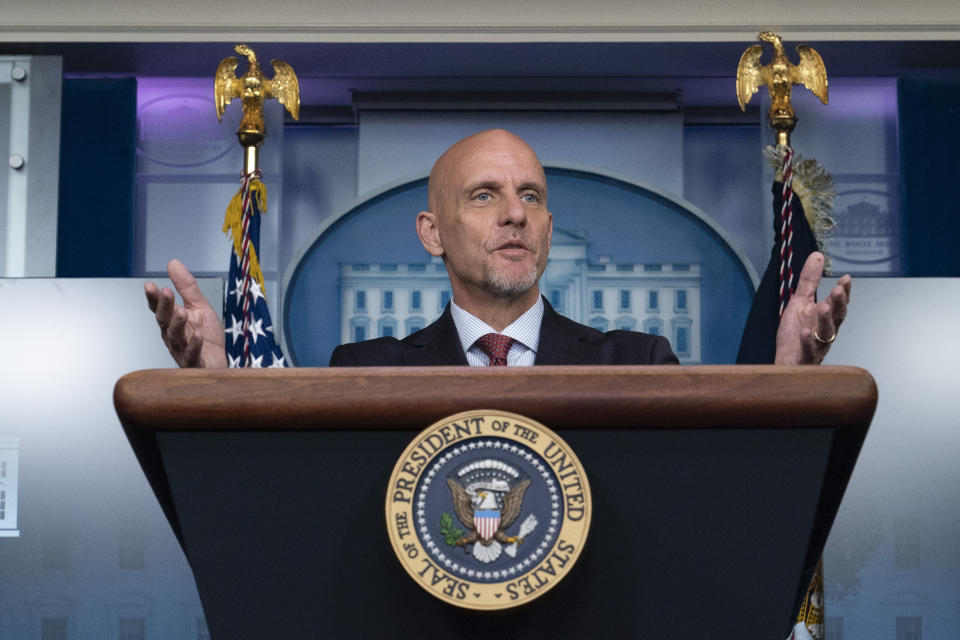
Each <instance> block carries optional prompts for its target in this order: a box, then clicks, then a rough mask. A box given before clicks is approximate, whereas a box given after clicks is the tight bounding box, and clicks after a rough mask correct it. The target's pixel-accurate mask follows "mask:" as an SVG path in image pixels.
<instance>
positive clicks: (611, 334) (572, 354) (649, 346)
mask: <svg viewBox="0 0 960 640" xmlns="http://www.w3.org/2000/svg"><path fill="white" fill-rule="evenodd" d="M678 363H679V361H678V360H677V356H675V355H674V354H673V350H672V349H671V348H670V343H669V342H667V339H666V338H664V337H662V336H651V335H648V334H646V333H638V332H636V331H608V332H606V333H604V332H602V331H597V330H596V329H592V328H591V327H587V326H584V325H582V324H579V323H577V322H574V321H573V320H570V319H569V318H565V317H564V316H562V315H560V314H559V313H557V312H556V311H554V310H553V307H551V306H550V304H549V303H548V302H547V301H546V300H544V301H543V323H542V324H541V325H540V346H539V347H538V349H537V358H536V362H535V364H585V365H588V364H678ZM466 364H467V358H466V356H465V355H464V353H463V347H461V346H460V337H459V335H458V334H457V326H456V325H455V324H454V322H453V315H452V314H451V313H450V307H449V306H447V308H446V309H445V310H444V312H443V315H441V316H440V318H439V319H437V321H436V322H434V323H433V324H431V325H430V326H428V327H425V328H424V329H422V330H420V331H417V332H416V333H414V334H411V335H409V336H407V337H406V338H404V339H403V340H397V339H396V338H377V339H375V340H367V341H365V342H354V343H352V344H344V345H340V346H339V347H337V348H336V349H334V350H333V355H331V356H330V366H331V367H338V366H339V367H416V366H421V367H422V366H442V365H466Z"/></svg>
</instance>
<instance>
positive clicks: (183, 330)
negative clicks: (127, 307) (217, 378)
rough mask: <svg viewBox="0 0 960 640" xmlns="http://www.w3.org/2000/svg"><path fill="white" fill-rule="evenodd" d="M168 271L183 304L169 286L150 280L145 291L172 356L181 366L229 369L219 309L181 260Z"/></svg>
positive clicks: (169, 266)
mask: <svg viewBox="0 0 960 640" xmlns="http://www.w3.org/2000/svg"><path fill="white" fill-rule="evenodd" d="M167 274H168V275H169V276H170V280H172V281H173V286H174V287H176V289H177V293H179V294H180V297H181V298H183V306H180V305H178V304H177V303H176V299H175V298H174V295H173V291H171V290H170V289H169V288H168V287H164V288H163V289H159V288H158V287H157V285H155V284H154V283H152V282H148V283H146V284H145V285H143V290H144V293H145V294H146V296H147V305H148V306H149V307H150V311H152V312H153V313H154V315H155V316H156V318H157V324H158V325H160V336H161V337H162V338H163V343H164V344H165V345H167V349H168V350H169V351H170V355H171V356H173V359H174V360H175V361H176V362H177V364H178V365H179V366H181V367H203V368H207V369H221V368H226V366H227V357H226V354H225V352H224V334H223V325H222V324H221V323H220V317H219V316H218V315H217V312H216V311H214V309H213V307H212V306H211V305H210V302H209V301H208V300H207V299H206V298H205V297H204V295H203V294H202V293H201V292H200V287H198V286H197V281H196V280H195V279H194V277H193V275H192V274H191V273H190V272H189V271H188V270H187V268H186V267H185V266H183V263H182V262H180V261H179V260H171V261H170V263H169V264H167Z"/></svg>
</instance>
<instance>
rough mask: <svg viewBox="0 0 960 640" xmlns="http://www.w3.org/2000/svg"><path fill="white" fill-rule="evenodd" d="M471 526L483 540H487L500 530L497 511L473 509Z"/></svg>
mask: <svg viewBox="0 0 960 640" xmlns="http://www.w3.org/2000/svg"><path fill="white" fill-rule="evenodd" d="M473 526H475V527H476V528H477V533H479V534H480V537H481V538H483V539H484V540H489V539H490V538H492V537H493V535H494V534H495V533H496V532H497V529H499V528H500V510H499V509H474V511H473Z"/></svg>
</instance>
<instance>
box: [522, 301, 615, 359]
mask: <svg viewBox="0 0 960 640" xmlns="http://www.w3.org/2000/svg"><path fill="white" fill-rule="evenodd" d="M585 338H586V334H585V333H584V331H583V328H582V326H581V325H579V324H577V323H575V322H573V321H572V320H569V319H568V318H564V317H563V316H561V315H560V314H559V313H557V312H556V311H554V310H553V307H551V306H550V303H549V302H547V300H546V298H544V300H543V322H542V323H541V325H540V345H539V346H538V347H537V358H536V362H535V364H596V362H597V358H598V357H599V355H600V352H599V349H597V348H596V347H595V346H593V345H590V344H587V343H586V342H585V340H584V339H585Z"/></svg>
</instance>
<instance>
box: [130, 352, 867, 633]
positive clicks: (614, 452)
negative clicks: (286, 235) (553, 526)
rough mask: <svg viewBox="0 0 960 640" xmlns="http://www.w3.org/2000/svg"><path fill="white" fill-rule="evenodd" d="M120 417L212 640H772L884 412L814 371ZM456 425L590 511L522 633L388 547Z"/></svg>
mask: <svg viewBox="0 0 960 640" xmlns="http://www.w3.org/2000/svg"><path fill="white" fill-rule="evenodd" d="M114 400H115V404H116V407H117V412H118V414H119V415H120V420H121V422H122V423H123V426H124V429H125V430H126V433H127V436H128V438H129V440H130V443H131V445H132V446H133V449H134V451H135V452H136V455H137V457H138V458H139V460H140V463H141V465H142V466H143V469H144V472H145V473H146V475H147V478H148V479H149V481H150V484H151V486H152V487H153V490H154V492H155V493H156V495H157V498H158V500H159V501H160V504H161V506H162V507H163V510H164V512H165V513H166V516H167V518H168V519H169V521H170V524H171V526H172V527H173V530H174V531H175V533H176V535H177V537H178V538H179V540H180V542H181V544H182V545H183V548H184V551H185V553H186V554H187V557H188V559H189V561H190V564H191V566H192V568H193V571H194V575H195V578H196V582H197V587H198V590H199V593H200V598H201V600H202V602H203V607H204V611H205V613H206V616H207V623H208V626H209V629H210V632H211V636H212V637H213V638H214V640H229V639H244V638H256V639H258V640H259V639H262V638H407V637H416V638H444V639H449V638H485V639H489V638H513V637H516V638H523V639H525V640H526V639H532V638H551V639H555V638H558V637H559V638H574V637H594V636H598V637H610V638H656V639H666V638H711V639H726V638H731V639H733V638H737V639H743V638H751V639H752V638H757V639H763V640H767V639H771V640H776V639H777V638H784V637H786V635H787V632H788V629H789V627H790V626H791V612H792V609H793V607H794V604H795V601H796V598H797V594H798V590H799V589H800V588H802V587H805V586H806V585H805V584H803V581H804V576H807V577H808V576H809V571H810V570H812V568H813V566H814V564H815V563H816V561H817V558H818V557H819V556H820V554H821V552H822V551H823V547H824V544H825V542H826V539H827V534H828V533H829V531H830V526H831V524H832V522H833V519H834V516H835V514H836V512H837V509H838V508H839V506H840V500H841V497H842V496H843V492H844V489H845V487H846V485H847V482H848V480H849V478H850V474H851V472H852V470H853V466H854V463H855V461H856V458H857V454H858V453H859V451H860V447H861V445H862V443H863V439H864V437H865V435H866V432H867V427H868V425H869V423H870V419H871V417H872V416H873V411H874V408H875V406H876V401H877V390H876V386H875V384H874V382H873V379H872V378H871V377H870V375H869V374H868V373H867V372H865V371H863V370H861V369H855V368H848V367H824V366H821V367H768V366H737V367H729V366H727V367H679V366H663V367H518V368H506V369H504V368H496V369H493V368H491V369H476V368H466V367H430V368H403V369H393V368H356V369H270V370H266V369H263V370H230V371H203V370H183V371H180V370H156V371H138V372H135V373H131V374H129V375H127V376H124V377H123V378H121V379H120V381H119V382H118V383H117V386H116V389H115V393H114ZM468 409H500V410H505V411H511V412H514V413H519V414H521V415H524V416H527V417H529V418H532V419H534V420H537V421H539V422H541V423H543V424H544V425H546V426H547V427H549V428H551V429H553V430H555V431H557V432H558V433H559V435H560V436H561V437H562V438H564V439H565V440H566V441H567V442H568V443H569V444H570V445H571V447H572V448H573V449H574V451H576V453H577V455H578V456H579V457H580V460H581V461H582V463H583V466H584V469H585V470H586V473H587V475H588V477H589V481H590V485H591V488H592V493H593V501H594V508H593V522H592V525H591V530H590V534H589V537H588V539H587V542H586V547H585V549H584V551H583V554H582V556H581V558H580V560H579V562H578V564H577V565H576V566H575V567H574V568H573V570H572V571H571V573H570V575H568V576H567V577H566V579H564V581H563V582H562V583H560V584H559V585H558V586H557V587H556V588H555V589H553V590H552V591H551V592H549V593H547V594H545V595H544V596H543V597H542V598H539V599H538V600H536V601H534V602H532V603H530V604H529V605H527V606H526V607H524V608H520V609H518V610H511V611H507V612H498V613H494V614H484V613H474V612H468V611H464V610H460V609H457V608H454V607H452V606H450V605H447V604H445V603H443V602H440V601H439V600H436V599H434V598H433V597H432V596H430V595H429V594H427V593H426V592H425V591H423V590H422V589H421V588H420V587H419V586H418V585H416V584H415V583H414V582H413V581H412V580H411V579H410V578H409V577H408V576H407V574H406V573H405V572H404V570H403V569H402V567H401V566H400V563H399V562H398V561H397V559H396V557H395V556H394V554H393V551H392V549H391V547H390V543H389V541H388V538H387V533H386V527H385V519H384V502H385V498H386V491H387V480H388V477H389V475H390V472H391V470H392V469H393V466H394V464H395V463H396V461H397V459H398V457H399V456H400V454H401V452H402V451H403V449H404V447H405V446H406V445H407V444H408V443H409V441H410V440H411V439H412V438H413V437H414V435H415V434H416V433H418V432H419V431H421V430H422V429H424V428H425V427H427V426H429V425H430V424H432V423H434V422H435V421H437V420H439V419H441V418H444V417H446V416H449V415H451V414H454V413H458V412H460V411H464V410H468ZM829 570H830V568H829V566H828V567H826V571H827V572H829Z"/></svg>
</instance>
